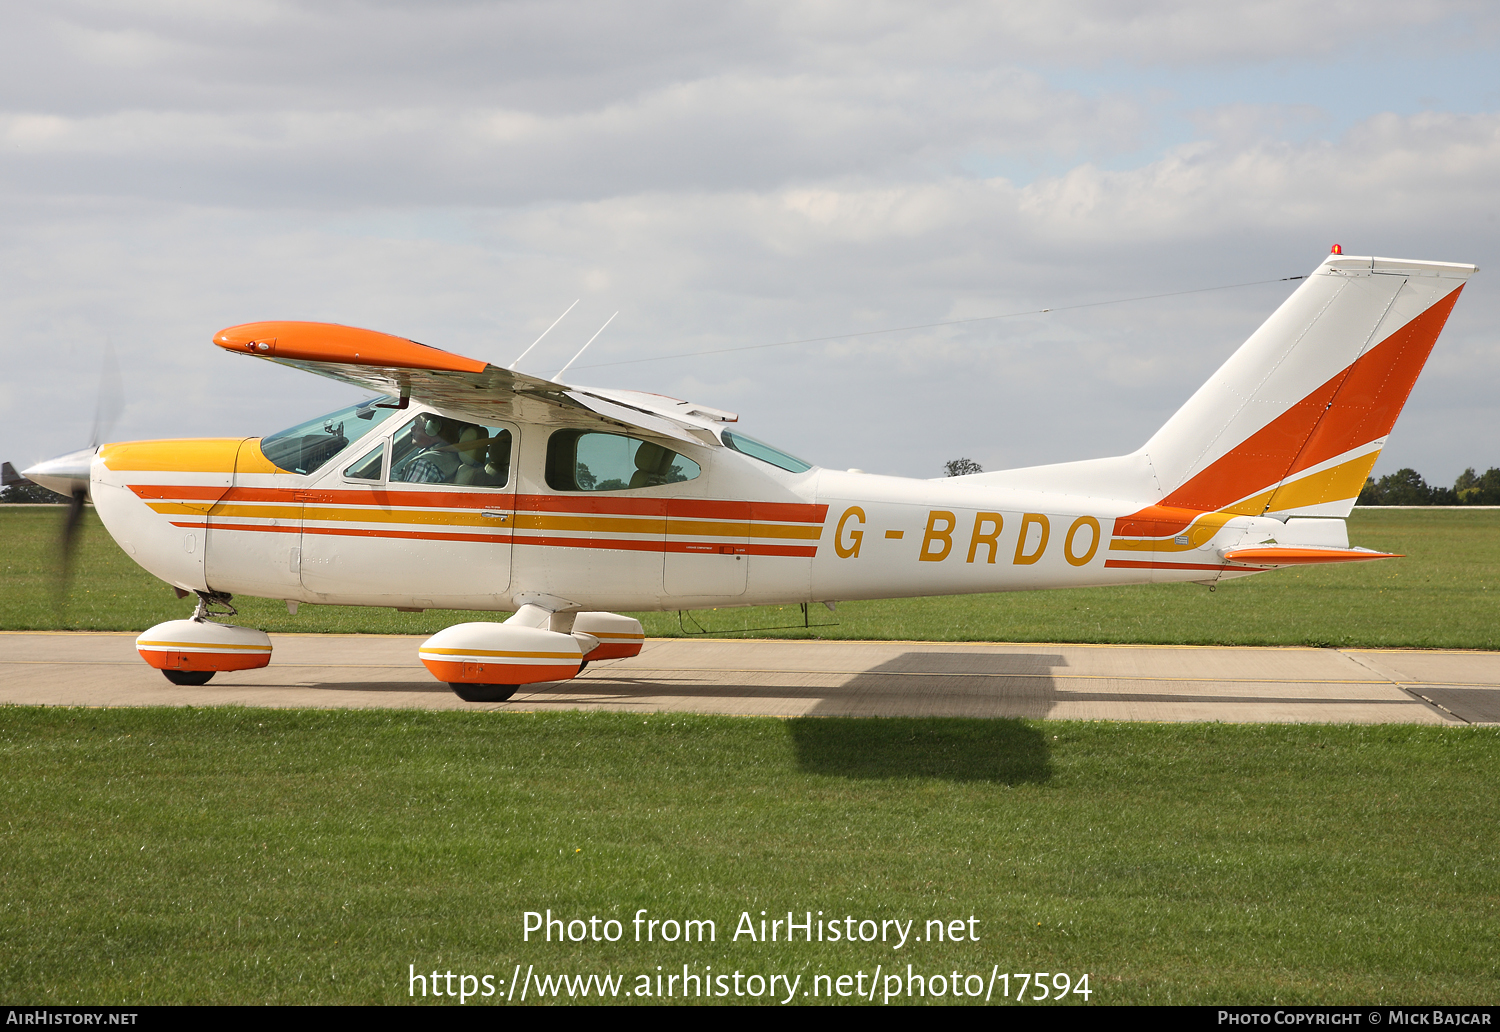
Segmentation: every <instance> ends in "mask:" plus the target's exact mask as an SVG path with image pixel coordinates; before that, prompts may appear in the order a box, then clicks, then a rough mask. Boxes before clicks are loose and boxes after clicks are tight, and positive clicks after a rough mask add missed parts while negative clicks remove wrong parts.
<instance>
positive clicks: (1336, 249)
mask: <svg viewBox="0 0 1500 1032" xmlns="http://www.w3.org/2000/svg"><path fill="white" fill-rule="evenodd" d="M1328 253H1329V254H1343V253H1344V245H1343V244H1334V245H1333V247H1332V248H1331V249H1330V250H1329V252H1328Z"/></svg>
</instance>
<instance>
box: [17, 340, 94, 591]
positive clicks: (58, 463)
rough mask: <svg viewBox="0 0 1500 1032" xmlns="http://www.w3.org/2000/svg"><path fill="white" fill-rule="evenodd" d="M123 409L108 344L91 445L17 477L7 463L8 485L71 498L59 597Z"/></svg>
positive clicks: (60, 568) (24, 471)
mask: <svg viewBox="0 0 1500 1032" xmlns="http://www.w3.org/2000/svg"><path fill="white" fill-rule="evenodd" d="M123 407H124V392H123V390H122V388H121V383H120V364H119V362H118V361H117V360H116V359H115V349H114V346H113V345H112V344H110V343H109V342H108V341H106V342H105V345H104V356H103V359H102V360H101V362H100V369H99V390H98V393H97V396H96V399H95V404H94V426H93V430H92V431H91V432H90V434H89V446H88V447H87V448H80V449H79V450H78V451H75V452H69V453H68V454H67V455H59V456H58V457H57V458H55V459H48V460H47V461H45V462H39V463H37V464H36V465H35V466H32V467H30V468H29V469H25V470H22V471H21V473H20V474H19V475H17V474H16V472H15V470H14V468H13V467H12V466H11V465H10V463H8V462H7V463H6V464H5V467H4V468H5V485H6V486H7V487H8V486H10V485H11V484H12V483H16V482H20V481H21V480H30V481H32V482H33V483H36V484H40V485H41V486H42V487H45V488H47V490H49V491H55V492H57V493H58V494H60V495H62V496H64V497H65V498H67V499H68V512H67V515H66V516H65V517H64V519H63V527H62V539H61V542H60V546H61V555H60V556H59V562H58V597H59V600H60V599H61V598H62V596H63V594H64V593H65V592H66V591H67V587H68V581H69V579H70V577H71V574H72V567H73V555H74V552H75V550H76V548H77V544H78V528H79V527H80V526H81V525H82V523H83V505H84V503H85V502H86V501H88V500H89V467H90V466H91V465H92V464H93V461H94V455H95V454H97V453H98V451H99V445H100V444H101V443H103V439H104V437H105V436H106V435H107V434H108V433H109V432H110V430H111V429H112V428H113V426H114V423H115V420H117V419H118V418H119V416H120V411H121V409H123Z"/></svg>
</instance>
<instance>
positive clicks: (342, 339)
mask: <svg viewBox="0 0 1500 1032" xmlns="http://www.w3.org/2000/svg"><path fill="white" fill-rule="evenodd" d="M214 343H215V344H217V345H219V347H221V348H223V349H225V350H226V351H239V352H243V353H245V354H247V355H258V356H260V357H261V358H293V359H298V360H299V361H303V362H344V363H349V364H353V365H368V366H383V367H387V368H392V367H393V368H397V369H440V370H445V371H449V372H455V373H482V372H484V369H485V363H483V362H480V361H477V360H475V359H472V358H464V357H463V356H462V355H455V354H453V353H452V352H448V351H442V350H440V349H438V348H432V347H428V346H427V345H426V344H418V343H417V342H416V341H414V340H407V339H406V338H405V337H394V336H392V335H391V334H389V333H377V332H376V331H375V330H362V329H360V328H358V327H357V326H340V325H338V324H337V323H315V322H256V323H245V324H243V325H241V326H231V327H229V328H228V329H226V330H220V331H219V332H218V333H216V334H214Z"/></svg>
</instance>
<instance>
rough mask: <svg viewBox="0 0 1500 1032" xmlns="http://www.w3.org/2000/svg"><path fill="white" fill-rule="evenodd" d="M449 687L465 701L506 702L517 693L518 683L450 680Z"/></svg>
mask: <svg viewBox="0 0 1500 1032" xmlns="http://www.w3.org/2000/svg"><path fill="white" fill-rule="evenodd" d="M448 687H449V688H452V689H453V692H454V694H455V695H457V696H458V697H459V698H460V699H462V700H464V702H504V701H505V700H506V699H508V698H510V697H511V696H512V695H514V694H516V689H517V688H519V687H521V686H520V685H518V684H460V683H459V682H457V681H449V682H448Z"/></svg>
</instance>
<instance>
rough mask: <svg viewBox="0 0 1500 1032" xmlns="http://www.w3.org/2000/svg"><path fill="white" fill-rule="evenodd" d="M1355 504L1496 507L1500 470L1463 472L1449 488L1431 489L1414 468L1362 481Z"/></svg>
mask: <svg viewBox="0 0 1500 1032" xmlns="http://www.w3.org/2000/svg"><path fill="white" fill-rule="evenodd" d="M1357 504H1359V505H1500V469H1497V468H1495V467H1493V466H1492V467H1491V468H1489V469H1487V470H1485V471H1484V473H1483V474H1476V473H1475V472H1474V469H1473V467H1470V468H1469V469H1466V470H1464V471H1463V472H1462V473H1460V474H1459V475H1458V479H1457V480H1455V481H1454V482H1453V486H1452V487H1431V486H1429V485H1428V483H1427V481H1425V480H1423V479H1422V474H1420V473H1418V472H1417V471H1416V470H1414V469H1398V470H1396V472H1394V473H1389V474H1387V475H1385V476H1383V477H1381V478H1380V479H1379V480H1376V479H1375V478H1374V477H1367V478H1366V479H1365V486H1364V489H1363V490H1361V491H1360V492H1359V501H1358V503H1357Z"/></svg>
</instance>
